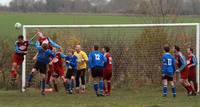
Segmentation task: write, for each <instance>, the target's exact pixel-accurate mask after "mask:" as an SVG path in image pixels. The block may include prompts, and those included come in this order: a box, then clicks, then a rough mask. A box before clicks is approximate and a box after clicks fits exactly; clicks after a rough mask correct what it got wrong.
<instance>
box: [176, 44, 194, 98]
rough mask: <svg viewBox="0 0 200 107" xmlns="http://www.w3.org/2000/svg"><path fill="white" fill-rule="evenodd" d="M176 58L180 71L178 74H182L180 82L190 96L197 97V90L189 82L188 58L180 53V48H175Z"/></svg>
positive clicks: (178, 70)
mask: <svg viewBox="0 0 200 107" xmlns="http://www.w3.org/2000/svg"><path fill="white" fill-rule="evenodd" d="M174 52H175V58H176V65H177V67H178V69H177V70H176V72H179V73H180V77H181V79H180V82H181V84H182V85H183V87H185V89H186V90H187V93H188V95H195V90H194V89H193V88H192V85H191V84H190V83H189V81H188V72H189V71H188V69H187V67H186V58H185V56H183V54H182V53H181V52H180V48H179V47H178V46H174Z"/></svg>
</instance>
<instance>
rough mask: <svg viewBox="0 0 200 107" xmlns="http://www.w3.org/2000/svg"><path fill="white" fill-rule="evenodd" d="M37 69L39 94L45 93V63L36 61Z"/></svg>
mask: <svg viewBox="0 0 200 107" xmlns="http://www.w3.org/2000/svg"><path fill="white" fill-rule="evenodd" d="M38 65H39V66H38V69H39V71H40V78H41V81H40V87H41V95H45V85H46V72H47V65H46V64H43V63H38Z"/></svg>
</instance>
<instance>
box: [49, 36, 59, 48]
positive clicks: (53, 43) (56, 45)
mask: <svg viewBox="0 0 200 107" xmlns="http://www.w3.org/2000/svg"><path fill="white" fill-rule="evenodd" d="M48 40H49V43H50V44H51V45H52V46H53V47H55V48H57V49H60V48H61V46H60V45H58V44H57V43H55V42H54V41H52V40H51V39H50V38H48Z"/></svg>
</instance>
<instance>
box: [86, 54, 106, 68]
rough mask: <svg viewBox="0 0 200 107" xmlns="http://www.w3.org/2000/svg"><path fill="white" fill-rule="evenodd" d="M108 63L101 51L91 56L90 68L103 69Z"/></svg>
mask: <svg viewBox="0 0 200 107" xmlns="http://www.w3.org/2000/svg"><path fill="white" fill-rule="evenodd" d="M106 62H107V59H106V57H105V56H104V55H103V54H102V53H101V52H99V51H93V52H91V53H90V54H89V67H90V68H96V67H99V68H103V67H104V64H105V63H106Z"/></svg>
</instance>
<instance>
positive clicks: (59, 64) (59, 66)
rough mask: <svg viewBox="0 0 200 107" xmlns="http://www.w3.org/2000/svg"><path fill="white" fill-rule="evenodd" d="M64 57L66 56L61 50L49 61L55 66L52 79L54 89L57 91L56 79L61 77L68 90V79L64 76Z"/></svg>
mask: <svg viewBox="0 0 200 107" xmlns="http://www.w3.org/2000/svg"><path fill="white" fill-rule="evenodd" d="M54 50H55V49H54ZM64 58H65V55H64V54H62V53H61V52H56V57H54V58H53V60H52V61H51V62H50V63H49V64H50V65H52V66H53V73H52V75H51V81H52V82H53V86H54V89H55V91H56V92H58V87H57V84H56V79H57V78H59V77H60V78H61V79H62V81H63V85H64V88H65V90H67V80H66V79H65V76H64V66H63V64H64V62H63V60H62V59H64Z"/></svg>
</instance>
